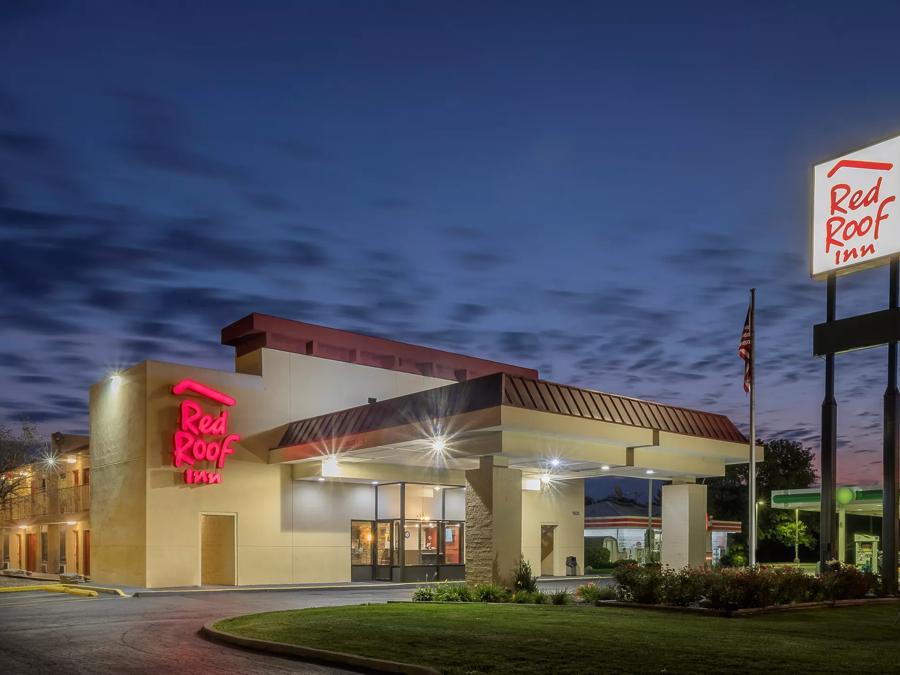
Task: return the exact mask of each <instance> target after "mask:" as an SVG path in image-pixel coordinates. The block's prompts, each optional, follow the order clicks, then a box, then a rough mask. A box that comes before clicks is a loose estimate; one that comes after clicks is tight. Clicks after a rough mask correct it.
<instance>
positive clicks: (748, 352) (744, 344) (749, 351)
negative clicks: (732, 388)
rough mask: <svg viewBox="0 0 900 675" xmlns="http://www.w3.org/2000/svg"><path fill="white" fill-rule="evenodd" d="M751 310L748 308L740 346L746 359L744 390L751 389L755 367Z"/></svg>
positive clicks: (739, 353)
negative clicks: (751, 333) (751, 337)
mask: <svg viewBox="0 0 900 675" xmlns="http://www.w3.org/2000/svg"><path fill="white" fill-rule="evenodd" d="M750 312H751V309H750V308H748V309H747V318H746V320H745V321H744V330H743V332H742V333H741V346H740V347H738V356H740V357H741V358H742V359H744V391H746V392H748V393H749V391H750V375H751V373H752V370H751V369H752V368H753V365H752V364H753V342H752V341H751V340H750Z"/></svg>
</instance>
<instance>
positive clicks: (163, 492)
mask: <svg viewBox="0 0 900 675" xmlns="http://www.w3.org/2000/svg"><path fill="white" fill-rule="evenodd" d="M236 370H237V372H233V373H232V372H224V371H217V370H210V369H204V368H198V367H192V366H185V365H177V364H171V363H160V362H155V361H146V362H143V363H141V364H139V365H137V366H134V367H133V368H131V369H129V370H127V371H125V372H123V373H122V374H121V379H120V382H119V384H118V386H115V385H114V384H113V382H111V381H109V380H106V381H103V382H100V383H97V384H95V385H94V386H93V387H92V388H91V392H90V434H91V445H90V453H91V464H92V467H93V486H94V488H93V489H94V493H93V499H92V505H91V525H92V528H93V544H92V569H91V572H92V577H93V579H95V580H97V581H99V582H111V583H120V584H127V585H133V586H140V587H156V588H159V587H171V586H196V585H199V584H200V583H201V548H200V542H201V537H200V528H201V514H219V515H234V516H235V519H236V541H235V546H234V549H235V551H234V555H235V565H234V568H235V582H236V584H237V585H252V584H274V583H301V582H329V581H349V580H350V579H351V561H350V521H351V520H373V519H374V518H375V515H376V514H375V496H374V495H375V488H374V487H373V486H372V485H371V481H370V480H367V479H368V478H374V479H376V480H380V481H385V482H387V481H389V480H404V481H413V482H415V481H416V480H418V481H421V482H431V481H435V482H442V483H444V484H455V485H464V484H465V477H464V472H462V471H434V470H427V469H421V468H416V467H409V466H391V465H368V464H356V465H348V469H350V470H353V471H356V472H357V473H358V474H359V475H358V476H355V478H356V479H357V480H359V481H360V482H342V481H340V480H331V479H329V480H326V481H325V482H318V481H317V480H315V479H314V478H312V477H311V476H309V475H306V471H308V468H305V467H309V466H310V465H309V464H307V465H290V464H277V463H276V464H270V463H269V450H270V448H272V447H274V446H275V445H276V444H277V441H278V437H279V436H280V434H281V432H282V430H283V428H284V425H286V424H287V423H288V422H291V421H293V420H296V419H302V418H307V417H312V416H315V415H320V414H323V413H327V412H331V411H335V410H341V409H345V408H350V407H353V406H357V405H361V404H365V403H366V402H367V400H368V398H369V397H374V398H377V399H379V400H381V399H386V398H392V397H396V396H401V395H404V394H409V393H413V392H417V391H422V390H426V389H431V388H434V387H439V386H442V385H445V384H447V383H448V381H447V380H443V379H439V378H434V377H428V376H423V375H415V374H410V373H405V372H398V371H393V370H387V369H382V368H376V367H371V366H364V365H358V364H353V363H346V362H342V361H334V360H327V359H322V358H317V357H314V356H307V355H303V354H296V353H291V352H284V351H278V350H273V349H267V348H261V349H258V350H256V351H254V352H250V353H248V354H245V355H243V356H240V357H238V358H237V360H236ZM185 378H191V379H195V380H198V381H201V382H203V383H204V384H207V385H208V386H210V387H213V388H215V389H218V390H221V391H224V392H227V393H228V394H229V395H230V396H233V397H234V398H235V399H236V401H237V404H236V405H235V406H234V407H233V408H230V409H229V410H228V412H229V420H228V430H229V433H238V434H240V435H241V441H240V442H239V443H238V444H236V445H235V453H234V454H233V455H231V456H230V457H228V458H227V460H226V461H225V464H224V467H223V468H222V469H221V471H220V473H221V476H222V482H221V483H220V484H214V485H186V484H185V483H184V477H183V471H184V470H183V468H181V469H176V468H175V467H174V466H173V465H172V447H171V446H172V436H173V433H174V431H175V428H176V424H177V419H178V414H179V409H178V407H179V404H180V402H181V399H180V398H179V397H176V396H174V395H173V394H172V392H171V388H172V386H173V385H174V384H175V383H177V382H179V381H181V380H182V379H185ZM499 450H500V449H499V448H498V452H499ZM504 470H505V471H508V472H510V473H515V474H516V475H517V476H518V478H517V479H516V480H515V481H514V486H513V488H511V495H514V497H513V499H514V500H515V501H516V502H517V508H515V509H512V511H511V512H512V513H515V514H516V516H515V517H516V518H517V519H518V523H519V525H520V528H521V529H516V528H513V529H512V531H505V532H502V533H498V536H502V537H506V538H508V537H509V536H514V537H516V540H515V541H516V544H515V545H514V546H511V545H510V544H511V542H505V543H504V545H503V548H504V549H505V550H513V549H514V550H515V551H516V556H518V555H519V553H520V552H521V553H524V555H525V556H526V558H527V559H529V560H530V561H531V562H532V566H533V568H534V569H535V570H540V562H541V561H540V525H541V523H547V524H555V525H557V538H556V547H555V561H554V571H555V573H556V574H564V572H565V564H564V563H565V556H567V555H575V556H576V557H577V558H578V561H579V566H580V565H582V564H583V539H582V536H583V527H584V523H583V515H581V514H582V510H583V481H581V480H573V481H566V482H561V483H560V484H559V486H558V487H555V489H554V490H548V491H547V492H546V493H542V492H529V491H523V490H522V487H521V472H519V471H514V470H511V469H504ZM408 508H409V506H408ZM461 508H462V506H461V505H460V509H461ZM467 515H468V514H467ZM471 532H472V529H471V527H470V525H469V524H468V523H467V529H466V535H467V540H466V547H465V548H466V557H467V563H468V562H469V554H470V552H474V551H475V550H476V549H477V542H473V541H471V539H469V535H470V533H471ZM218 555H224V554H222V553H221V552H219V553H218ZM506 562H508V563H510V564H509V565H504V569H503V570H502V571H501V572H502V574H503V575H506V574H509V573H510V572H511V571H512V567H513V565H514V561H505V563H506ZM505 567H509V569H508V570H507V569H505Z"/></svg>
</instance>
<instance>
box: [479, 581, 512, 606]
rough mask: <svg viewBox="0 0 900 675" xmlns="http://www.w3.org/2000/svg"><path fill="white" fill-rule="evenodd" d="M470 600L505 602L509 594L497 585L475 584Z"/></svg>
mask: <svg viewBox="0 0 900 675" xmlns="http://www.w3.org/2000/svg"><path fill="white" fill-rule="evenodd" d="M472 599H473V600H476V601H478V602H506V601H507V600H508V599H509V593H508V592H507V590H506V589H505V588H503V586H500V585H499V584H476V586H475V588H473V589H472Z"/></svg>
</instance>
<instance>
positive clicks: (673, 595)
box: [659, 567, 706, 607]
mask: <svg viewBox="0 0 900 675" xmlns="http://www.w3.org/2000/svg"><path fill="white" fill-rule="evenodd" d="M705 577H706V575H705V572H704V571H703V570H696V569H691V568H689V567H685V568H684V569H683V570H680V571H675V570H665V571H664V572H662V583H661V586H660V589H659V595H660V599H661V602H662V604H664V605H676V606H678V607H687V606H688V605H693V604H696V603H698V602H700V600H702V599H703V595H704V590H705V587H706V583H705V581H706V578H705Z"/></svg>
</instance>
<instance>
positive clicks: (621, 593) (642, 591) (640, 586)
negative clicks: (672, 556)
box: [613, 562, 662, 605]
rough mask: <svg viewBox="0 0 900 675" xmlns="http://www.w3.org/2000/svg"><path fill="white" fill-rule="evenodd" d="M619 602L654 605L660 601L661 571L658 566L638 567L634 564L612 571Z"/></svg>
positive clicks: (618, 567)
mask: <svg viewBox="0 0 900 675" xmlns="http://www.w3.org/2000/svg"><path fill="white" fill-rule="evenodd" d="M613 578H614V579H615V580H616V583H617V584H618V586H617V587H616V593H617V594H618V597H619V599H620V600H628V601H630V602H640V603H643V604H650V605H655V604H657V603H659V601H660V590H661V586H662V571H661V570H660V568H659V565H643V566H642V565H638V564H637V563H635V562H632V563H629V564H624V565H618V566H617V567H615V568H614V569H613Z"/></svg>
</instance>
